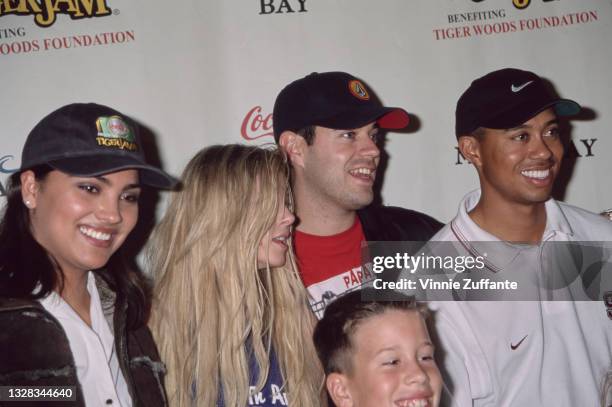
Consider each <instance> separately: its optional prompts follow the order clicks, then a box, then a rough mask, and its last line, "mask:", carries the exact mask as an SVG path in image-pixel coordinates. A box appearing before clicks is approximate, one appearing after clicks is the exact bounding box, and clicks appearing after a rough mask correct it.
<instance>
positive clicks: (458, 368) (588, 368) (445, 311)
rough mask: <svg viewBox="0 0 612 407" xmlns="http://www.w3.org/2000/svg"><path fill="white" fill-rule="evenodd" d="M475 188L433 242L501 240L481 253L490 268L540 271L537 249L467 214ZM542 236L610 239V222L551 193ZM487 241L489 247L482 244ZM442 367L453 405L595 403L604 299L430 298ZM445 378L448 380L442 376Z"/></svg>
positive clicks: (611, 335) (605, 330) (610, 345)
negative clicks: (491, 252) (503, 237)
mask: <svg viewBox="0 0 612 407" xmlns="http://www.w3.org/2000/svg"><path fill="white" fill-rule="evenodd" d="M479 199H480V191H479V190H477V191H473V192H470V193H469V194H467V195H466V197H465V198H464V199H463V200H462V202H461V204H460V206H459V213H458V214H457V216H456V217H455V218H454V219H453V220H452V221H451V223H449V224H447V225H446V226H445V227H444V228H443V229H442V230H440V232H438V233H437V234H436V235H435V236H434V237H433V238H432V240H435V241H448V242H461V243H462V245H463V247H464V248H465V250H466V251H468V250H469V251H471V250H478V243H477V242H492V241H493V242H500V248H502V249H501V250H500V253H496V254H497V255H496V256H488V257H487V267H488V268H490V269H491V270H498V271H506V272H511V271H512V270H518V269H520V270H521V271H524V270H527V272H529V273H538V272H541V269H539V268H538V267H535V265H536V263H539V262H538V261H537V260H538V257H537V256H539V255H540V254H541V247H543V244H541V245H539V246H533V247H532V248H531V249H529V248H525V247H520V246H515V245H511V244H509V243H504V242H501V241H500V240H499V239H498V238H496V237H495V236H493V235H491V234H489V233H487V232H486V231H484V230H483V229H481V228H480V227H479V226H478V225H477V224H476V223H475V222H474V221H473V220H472V219H471V218H470V217H469V215H468V213H469V211H471V210H472V209H473V208H474V207H475V206H476V204H477V203H478V201H479ZM546 216H547V223H546V228H545V231H544V234H543V239H542V241H543V242H558V241H576V242H580V241H582V242H587V241H591V242H593V241H601V242H611V241H612V223H610V222H609V221H607V220H605V219H604V218H602V217H600V216H598V215H596V214H593V213H590V212H588V211H585V210H583V209H579V208H575V207H572V206H570V205H567V204H563V203H560V202H556V201H555V200H553V199H550V200H549V201H547V202H546ZM489 247H490V246H489ZM430 307H431V308H432V309H433V310H435V311H436V313H435V323H436V330H437V336H438V337H439V339H440V343H441V345H442V348H443V349H442V351H443V353H444V357H443V360H442V368H443V370H444V371H445V372H446V373H447V377H446V380H447V381H448V382H449V383H447V384H448V385H449V387H450V390H451V392H452V394H453V405H454V406H460V407H464V406H478V407H483V406H491V407H492V406H495V407H506V406H578V405H579V406H596V405H598V397H599V389H600V388H601V380H602V378H603V377H604V375H605V372H606V371H607V370H608V369H609V368H610V366H611V364H612V320H609V319H608V318H607V316H606V309H605V306H604V304H603V301H542V300H540V301H465V302H452V301H446V302H445V301H432V302H431V303H430ZM449 379H450V380H449Z"/></svg>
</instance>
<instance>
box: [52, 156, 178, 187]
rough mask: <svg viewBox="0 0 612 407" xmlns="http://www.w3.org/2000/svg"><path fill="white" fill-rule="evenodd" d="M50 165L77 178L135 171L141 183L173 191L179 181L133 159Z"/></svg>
mask: <svg viewBox="0 0 612 407" xmlns="http://www.w3.org/2000/svg"><path fill="white" fill-rule="evenodd" d="M48 164H49V165H50V166H51V167H53V168H55V169H56V170H60V171H62V172H65V173H67V174H70V175H74V176H77V177H97V176H100V175H104V174H109V173H111V172H117V171H123V170H130V169H135V170H138V172H139V175H140V183H141V184H143V185H148V186H151V187H154V188H161V189H172V188H174V187H175V185H176V184H177V183H178V180H177V179H176V178H174V177H172V176H171V175H169V174H166V173H165V172H164V171H162V170H160V169H159V168H157V167H154V166H152V165H148V164H146V163H143V162H141V161H139V160H136V159H134V158H132V157H128V156H125V157H117V156H100V155H96V156H93V157H72V158H65V159H61V160H55V161H50V162H48Z"/></svg>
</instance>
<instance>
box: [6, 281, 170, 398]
mask: <svg viewBox="0 0 612 407" xmlns="http://www.w3.org/2000/svg"><path fill="white" fill-rule="evenodd" d="M96 284H97V286H98V291H99V293H100V300H101V302H102V309H103V310H104V313H105V316H106V319H107V321H108V322H109V325H110V327H111V330H112V331H113V332H114V335H115V348H116V352H117V357H118V359H119V365H120V366H121V370H122V372H123V375H124V377H125V380H126V382H127V384H128V389H129V392H130V395H131V396H132V402H133V405H134V407H137V406H146V407H156V406H166V405H167V401H166V394H165V390H164V385H163V377H164V374H165V367H164V365H163V364H162V363H161V361H160V359H159V354H158V353H157V348H156V347H155V343H154V342H153V338H152V336H151V332H150V331H149V329H148V328H147V327H146V326H144V327H141V328H139V329H137V330H132V331H128V330H127V329H126V315H127V313H126V311H127V304H126V303H123V302H119V301H117V303H115V299H116V296H115V294H114V292H112V291H111V290H110V289H109V287H108V286H107V285H106V283H105V282H104V281H103V280H102V279H101V278H97V277H96ZM0 386H11V387H15V388H16V387H20V386H37V387H38V386H74V388H75V392H76V403H75V402H74V401H72V402H67V403H49V402H45V403H44V405H45V406H47V405H49V406H52V405H57V406H60V405H65V406H71V407H72V406H78V407H81V406H85V402H84V398H83V392H82V389H81V386H80V384H79V381H78V379H77V373H76V367H75V363H74V358H73V356H72V353H71V351H70V346H69V344H68V338H67V337H66V333H65V332H64V330H63V329H62V327H61V325H60V323H59V322H58V321H57V319H55V318H54V317H53V316H52V315H51V314H50V313H48V312H47V311H46V310H45V309H44V308H43V306H42V305H41V304H40V303H39V302H38V301H29V300H21V299H7V298H0ZM0 405H5V402H3V401H1V400H0ZM41 405H42V404H41Z"/></svg>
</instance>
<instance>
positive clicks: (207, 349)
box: [147, 145, 323, 407]
mask: <svg viewBox="0 0 612 407" xmlns="http://www.w3.org/2000/svg"><path fill="white" fill-rule="evenodd" d="M182 182H183V184H184V189H183V191H181V192H178V193H175V195H174V196H173V197H172V199H171V202H170V204H169V207H168V209H167V211H166V215H165V216H164V218H163V219H162V221H161V222H160V224H159V225H158V226H157V228H156V229H155V232H154V234H153V237H152V240H151V243H150V246H149V247H148V250H147V259H148V262H149V265H150V267H151V269H152V271H153V273H154V278H155V291H154V294H155V295H154V303H153V313H152V319H151V328H152V331H153V334H154V336H155V339H156V342H157V345H158V347H159V350H160V353H161V357H162V360H163V361H164V362H165V363H166V366H167V370H168V374H167V376H166V388H167V391H168V396H169V399H170V403H171V405H174V406H181V407H182V406H191V405H197V406H214V405H216V403H217V401H218V399H219V393H220V391H221V389H222V392H223V395H222V396H223V399H224V402H225V405H227V406H237V407H242V406H246V405H247V403H248V398H249V395H250V393H249V373H250V372H249V356H248V353H247V352H248V351H249V350H252V352H253V354H254V356H255V360H256V363H257V365H258V371H259V378H258V383H257V384H256V387H257V390H258V391H259V390H261V388H262V387H263V385H264V384H265V382H266V379H267V376H268V372H269V369H270V366H269V365H270V363H269V361H270V352H271V348H273V349H274V351H275V352H276V355H277V359H278V361H279V367H280V369H281V372H282V375H283V379H284V386H283V387H284V390H285V391H286V392H287V395H288V399H289V404H290V405H292V406H308V407H310V406H312V407H314V406H319V405H320V404H321V402H320V394H321V392H320V390H321V383H322V380H323V373H322V369H321V367H320V365H319V364H318V363H317V362H316V359H317V357H316V352H315V349H314V345H313V344H312V339H311V338H312V330H313V326H314V323H315V320H314V318H313V315H312V313H311V311H310V309H309V307H308V301H307V294H306V291H305V288H304V286H303V284H302V282H301V280H300V278H299V276H298V274H297V271H296V270H297V269H296V266H295V260H294V258H293V252H292V250H291V249H290V250H288V258H287V263H286V265H285V266H284V267H282V268H279V269H270V267H267V269H263V270H259V269H258V266H257V251H258V247H259V244H260V242H261V241H262V239H263V238H264V236H266V234H267V233H268V231H269V230H270V229H271V228H272V226H273V225H274V223H275V219H276V214H277V210H278V208H279V206H280V205H282V204H283V202H282V200H281V199H280V198H279V197H280V196H281V195H280V194H279V192H284V191H285V190H286V189H287V188H288V170H287V163H286V160H285V159H284V157H283V156H282V155H281V153H280V152H278V151H272V150H267V149H263V148H260V147H253V146H243V145H225V146H212V147H208V148H206V149H204V150H202V151H200V152H199V153H198V154H197V155H196V156H195V157H194V158H193V159H192V160H191V161H190V162H189V164H188V165H187V167H186V168H185V171H184V172H183V175H182ZM288 243H289V247H291V244H290V242H288Z"/></svg>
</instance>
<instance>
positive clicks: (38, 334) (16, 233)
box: [0, 104, 175, 406]
mask: <svg viewBox="0 0 612 407" xmlns="http://www.w3.org/2000/svg"><path fill="white" fill-rule="evenodd" d="M174 184H175V180H174V179H173V178H172V177H170V176H169V175H167V174H166V173H164V172H163V171H161V170H160V169H158V168H156V167H153V166H151V165H149V164H147V163H146V162H145V160H144V155H143V153H142V146H141V144H140V139H139V136H138V133H137V128H136V127H135V126H134V125H133V124H132V122H131V121H130V120H129V119H128V118H127V117H125V116H124V115H122V114H121V113H119V112H117V111H115V110H113V109H111V108H108V107H105V106H100V105H96V104H72V105H68V106H64V107H62V108H60V109H58V110H56V111H54V112H52V113H51V114H49V115H48V116H47V117H45V118H44V119H42V120H41V121H40V122H39V123H38V124H37V125H36V126H35V127H34V129H33V130H32V131H31V132H30V134H29V136H28V138H27V140H26V143H25V146H24V148H23V153H22V161H21V168H20V169H19V171H18V172H17V173H15V174H13V175H12V177H11V179H10V182H9V188H8V193H7V198H8V202H7V203H6V206H5V209H4V213H3V217H2V220H1V224H0V349H2V352H0V386H8V387H7V389H8V393H7V392H6V391H5V392H3V393H2V395H1V397H2V399H0V402H1V401H10V400H13V401H20V400H21V401H25V400H30V401H43V400H47V401H48V400H50V398H49V396H50V395H51V397H53V392H48V391H44V390H49V389H51V390H57V392H55V393H54V394H55V397H54V400H63V401H68V400H74V401H76V403H74V402H73V403H74V404H70V405H77V406H83V405H87V406H102V405H108V406H162V405H165V404H166V400H165V394H164V388H163V374H164V368H163V365H162V364H161V363H160V361H159V356H158V354H157V350H156V347H155V344H154V343H153V340H152V338H151V334H150V332H149V330H148V328H147V327H146V318H147V315H148V311H149V302H148V298H147V295H146V293H147V290H146V284H145V281H144V280H143V278H142V276H141V275H140V274H139V273H138V272H137V271H136V270H132V269H130V268H128V267H127V266H126V263H125V261H124V259H123V257H122V253H121V246H122V245H123V243H124V241H125V239H126V238H127V236H128V235H129V234H130V232H131V231H132V230H133V228H134V226H135V225H136V222H137V220H138V198H139V194H140V192H141V187H142V186H144V185H148V186H152V187H155V188H172V187H173V185H174ZM42 386H50V387H42ZM24 389H25V390H24ZM30 390H31V391H30Z"/></svg>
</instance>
